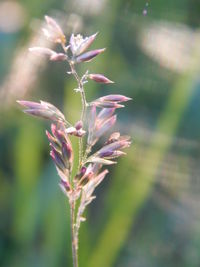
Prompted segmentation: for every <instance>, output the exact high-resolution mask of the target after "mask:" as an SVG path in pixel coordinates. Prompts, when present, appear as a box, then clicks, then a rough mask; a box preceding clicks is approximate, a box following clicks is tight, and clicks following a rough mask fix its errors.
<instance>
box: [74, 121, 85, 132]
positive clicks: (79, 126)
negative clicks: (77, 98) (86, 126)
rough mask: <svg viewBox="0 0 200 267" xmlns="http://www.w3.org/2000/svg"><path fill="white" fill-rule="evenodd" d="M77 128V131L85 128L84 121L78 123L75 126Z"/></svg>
mask: <svg viewBox="0 0 200 267" xmlns="http://www.w3.org/2000/svg"><path fill="white" fill-rule="evenodd" d="M75 128H76V130H77V131H78V130H80V129H82V128H83V122H82V121H78V122H77V123H76V124H75Z"/></svg>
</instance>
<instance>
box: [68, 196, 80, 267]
mask: <svg viewBox="0 0 200 267" xmlns="http://www.w3.org/2000/svg"><path fill="white" fill-rule="evenodd" d="M70 212H71V239H72V258H73V267H78V240H77V235H76V233H75V202H74V201H73V202H72V203H71V205H70Z"/></svg>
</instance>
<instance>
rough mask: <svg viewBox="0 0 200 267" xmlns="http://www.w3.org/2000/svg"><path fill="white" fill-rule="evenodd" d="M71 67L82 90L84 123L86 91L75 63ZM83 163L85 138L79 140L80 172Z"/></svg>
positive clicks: (82, 119) (83, 117)
mask: <svg viewBox="0 0 200 267" xmlns="http://www.w3.org/2000/svg"><path fill="white" fill-rule="evenodd" d="M69 65H70V68H71V72H72V74H73V75H74V77H75V79H76V81H77V83H78V89H79V90H80V94H81V103H82V111H81V121H82V122H83V123H84V120H85V114H86V109H87V106H88V104H87V100H86V95H85V90H84V86H83V81H82V79H81V78H80V77H79V76H78V73H77V71H76V69H75V67H74V63H73V62H70V61H69ZM82 163H83V137H80V138H79V170H80V168H81V166H82Z"/></svg>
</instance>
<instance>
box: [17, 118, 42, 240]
mask: <svg viewBox="0 0 200 267" xmlns="http://www.w3.org/2000/svg"><path fill="white" fill-rule="evenodd" d="M43 135H44V132H43V130H42V128H41V126H40V124H38V123H34V120H32V119H24V121H23V123H22V125H21V127H20V131H19V133H18V136H17V138H16V145H15V151H14V154H15V166H14V167H15V173H16V183H15V215H14V219H13V227H14V229H13V230H14V234H15V235H16V240H18V241H20V242H22V243H24V242H25V243H26V242H30V241H31V239H32V238H33V236H34V226H35V222H36V212H37V199H35V201H33V198H36V195H35V190H36V187H37V184H38V178H39V171H40V168H41V162H42V147H43V140H44V136H43Z"/></svg>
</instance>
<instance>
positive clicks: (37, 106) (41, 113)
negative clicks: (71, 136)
mask: <svg viewBox="0 0 200 267" xmlns="http://www.w3.org/2000/svg"><path fill="white" fill-rule="evenodd" d="M17 102H18V103H19V104H20V105H22V106H24V107H26V108H27V109H25V110H24V112H25V113H28V114H30V115H33V116H37V117H40V118H43V119H48V120H52V121H65V116H64V115H63V114H62V112H61V111H60V110H59V109H57V108H56V107H55V106H54V105H52V104H50V103H48V102H44V101H40V103H37V102H32V101H17Z"/></svg>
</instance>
